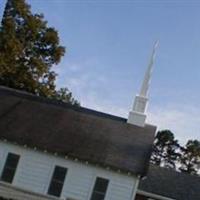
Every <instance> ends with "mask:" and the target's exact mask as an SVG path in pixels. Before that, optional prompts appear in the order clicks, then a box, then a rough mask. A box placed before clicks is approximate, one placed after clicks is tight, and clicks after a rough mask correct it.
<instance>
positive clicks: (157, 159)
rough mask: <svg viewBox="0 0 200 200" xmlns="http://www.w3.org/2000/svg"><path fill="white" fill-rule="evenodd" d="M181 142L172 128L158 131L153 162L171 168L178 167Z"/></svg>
mask: <svg viewBox="0 0 200 200" xmlns="http://www.w3.org/2000/svg"><path fill="white" fill-rule="evenodd" d="M178 150H179V144H178V141H177V140H175V138H174V134H173V133H172V132H171V131H170V130H163V131H158V133H157V135H156V138H155V141H154V149H153V153H152V158H151V161H152V163H154V164H156V165H160V166H165V167H169V168H175V167H176V161H177V159H178V157H179V155H180V154H179V153H178Z"/></svg>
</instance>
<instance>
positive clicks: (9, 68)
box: [0, 0, 78, 104]
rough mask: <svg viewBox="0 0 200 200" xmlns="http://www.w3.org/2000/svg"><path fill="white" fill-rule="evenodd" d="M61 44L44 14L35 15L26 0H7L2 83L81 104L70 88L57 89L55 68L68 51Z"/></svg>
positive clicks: (1, 36)
mask: <svg viewBox="0 0 200 200" xmlns="http://www.w3.org/2000/svg"><path fill="white" fill-rule="evenodd" d="M59 43H60V42H59V37H58V33H57V31H56V30H55V29H54V28H52V27H48V26H47V21H45V20H44V17H43V15H42V14H32V13H31V10H30V6H29V5H28V4H27V3H26V2H25V0H7V3H6V7H5V11H4V14H3V18H2V23H1V27H0V84H1V85H5V86H8V87H12V88H16V89H20V90H25V91H28V92H31V93H33V94H36V95H39V96H44V97H48V98H58V99H59V100H62V101H67V102H70V103H72V104H74V103H75V104H78V102H77V101H76V100H74V99H73V98H72V94H71V93H70V92H69V91H68V89H67V88H65V89H61V90H60V91H57V90H56V85H55V80H56V76H57V74H56V73H55V72H54V71H53V70H52V67H53V66H54V65H56V64H58V63H59V62H60V60H61V57H62V56H64V53H65V48H64V47H63V46H61V45H60V44H59ZM60 92H61V93H62V95H60V94H61V93H60Z"/></svg>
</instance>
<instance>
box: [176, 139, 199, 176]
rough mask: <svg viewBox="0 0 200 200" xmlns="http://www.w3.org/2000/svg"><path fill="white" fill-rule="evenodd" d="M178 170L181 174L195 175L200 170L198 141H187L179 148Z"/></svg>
mask: <svg viewBox="0 0 200 200" xmlns="http://www.w3.org/2000/svg"><path fill="white" fill-rule="evenodd" d="M180 165H181V166H180V168H179V170H180V171H182V172H186V173H189V174H197V173H198V171H199V168H200V141H198V140H189V141H188V142H187V144H186V146H185V147H182V148H181V157H180Z"/></svg>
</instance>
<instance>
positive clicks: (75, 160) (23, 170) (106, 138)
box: [0, 45, 200, 200]
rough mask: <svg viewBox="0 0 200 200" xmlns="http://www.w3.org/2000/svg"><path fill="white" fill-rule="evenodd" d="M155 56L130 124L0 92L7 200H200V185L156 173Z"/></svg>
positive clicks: (0, 183)
mask: <svg viewBox="0 0 200 200" xmlns="http://www.w3.org/2000/svg"><path fill="white" fill-rule="evenodd" d="M155 50H156V45H155V47H154V50H153V53H152V56H151V59H150V63H149V66H148V68H147V71H146V74H145V78H144V81H143V84H142V87H141V90H140V93H139V95H138V96H136V98H135V101H134V105H133V109H132V110H131V111H130V112H129V114H128V119H125V118H121V117H117V116H113V115H109V114H106V113H101V112H97V111H94V110H90V109H87V108H83V107H77V106H71V105H69V104H66V103H63V102H60V101H55V100H50V99H46V98H42V97H38V96H35V95H32V94H29V93H26V92H22V91H18V90H14V89H10V88H6V87H3V86H0V199H1V200H5V199H6V200H7V199H12V200H51V199H52V200H59V199H63V200H134V199H137V200H150V199H151V200H153V199H154V200H175V199H176V200H199V199H200V192H199V188H200V179H199V178H197V180H196V177H195V178H194V177H192V176H189V175H186V177H183V176H181V175H180V173H178V172H173V173H172V172H170V171H169V170H167V169H160V168H158V167H157V168H156V167H154V166H151V165H150V167H149V160H150V156H151V151H152V144H153V140H154V136H155V132H156V127H155V126H154V125H150V124H147V123H146V122H145V121H146V105H147V102H148V88H149V82H150V79H151V72H152V67H153V63H154V57H155ZM174 173H175V174H174ZM174 177H175V178H174ZM166 178H167V179H166ZM174 180H176V181H179V182H177V184H176V185H175V186H173V187H171V186H170V184H171V183H172V182H173V181H174ZM184 180H187V181H190V182H191V185H192V184H193V185H192V190H191V191H189V189H188V190H187V195H185V194H184V192H185V188H184V187H185V185H186V184H185V183H183V182H184ZM159 181H160V182H159ZM167 181H168V182H167ZM171 181H172V182H171ZM181 181H182V182H181ZM152 183H153V184H152ZM162 185H163V186H164V185H167V186H166V187H162ZM176 186H177V187H178V188H179V189H180V187H181V188H182V192H181V190H180V192H179V196H176V195H177V192H176V191H178V190H176ZM170 187H171V189H170ZM167 188H168V190H167ZM181 195H182V196H181ZM188 195H189V196H188Z"/></svg>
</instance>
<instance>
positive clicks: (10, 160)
mask: <svg viewBox="0 0 200 200" xmlns="http://www.w3.org/2000/svg"><path fill="white" fill-rule="evenodd" d="M19 158H20V156H19V155H17V154H14V153H8V156H7V159H6V162H5V165H4V169H3V172H2V175H1V180H2V181H5V182H8V183H12V181H13V178H14V176H15V172H16V169H17V165H18V162H19Z"/></svg>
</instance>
